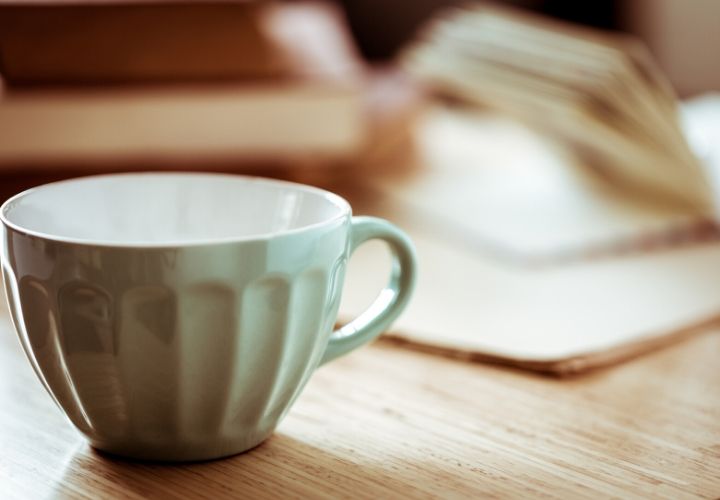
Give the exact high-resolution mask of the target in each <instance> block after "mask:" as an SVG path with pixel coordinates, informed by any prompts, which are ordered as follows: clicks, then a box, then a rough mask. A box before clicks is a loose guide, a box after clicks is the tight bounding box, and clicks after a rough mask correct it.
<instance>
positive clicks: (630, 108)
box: [403, 6, 713, 213]
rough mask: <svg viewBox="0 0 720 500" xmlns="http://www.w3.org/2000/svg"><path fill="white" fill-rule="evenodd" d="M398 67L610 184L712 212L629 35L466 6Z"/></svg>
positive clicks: (670, 110)
mask: <svg viewBox="0 0 720 500" xmlns="http://www.w3.org/2000/svg"><path fill="white" fill-rule="evenodd" d="M403 61H404V64H405V66H406V67H407V68H408V69H409V71H410V72H411V73H413V74H415V75H416V76H417V77H418V78H419V79H421V80H422V81H424V82H425V83H426V84H427V85H428V86H429V87H430V88H432V89H434V90H435V91H437V92H438V93H440V94H444V95H447V96H450V97H452V98H455V99H458V100H461V101H463V102H465V103H468V104H471V105H476V106H483V107H490V108H494V109H497V110H500V111H502V112H504V113H507V114H509V115H511V116H514V117H516V118H518V119H520V120H521V121H523V122H524V123H526V124H528V125H530V126H531V127H534V128H536V129H537V130H540V131H542V132H543V133H544V134H546V135H547V136H549V137H551V138H553V139H554V140H556V141H557V143H558V144H561V145H563V146H565V147H567V149H568V150H570V151H572V152H573V153H574V154H575V155H576V156H577V157H578V158H579V159H580V160H581V163H583V164H585V165H589V166H591V167H593V170H594V171H595V172H597V173H599V174H600V176H601V177H603V178H605V179H606V180H608V181H610V183H612V184H613V185H615V186H621V187H622V188H623V189H625V190H626V191H628V192H632V193H634V194H636V195H637V193H643V194H644V195H646V196H647V197H648V198H650V199H652V200H661V201H662V202H663V203H665V204H668V203H670V204H673V205H676V206H678V207H684V208H687V207H690V208H692V209H694V210H697V211H698V212H700V213H710V212H711V211H712V207H713V196H712V194H713V193H712V190H711V188H710V185H709V184H708V182H707V181H706V180H705V177H704V175H703V171H702V168H701V167H700V165H699V162H698V160H697V159H696V158H695V156H694V155H693V154H692V152H691V151H690V149H689V147H688V145H687V143H686V141H685V139H684V137H683V134H682V132H681V130H680V127H679V124H678V117H677V110H676V103H675V98H674V95H673V93H672V90H671V89H670V87H669V85H668V84H667V83H666V81H665V79H664V78H663V76H662V74H661V73H660V72H659V71H658V70H657V69H656V68H655V66H654V64H653V62H652V59H651V58H650V56H649V54H648V52H647V51H646V50H645V48H644V46H643V45H642V44H640V43H639V42H638V41H637V40H635V39H633V38H630V37H627V36H625V35H619V34H607V33H601V32H596V31H594V30H590V29H586V28H581V27H576V26H574V25H568V24H564V23H561V22H556V21H551V20H548V19H545V18H542V17H539V16H536V15H532V14H527V13H524V12H519V11H515V10H508V9H504V8H502V9H501V8H497V7H488V6H479V7H477V6H473V7H469V8H464V9H455V10H452V11H448V12H447V13H446V14H445V15H443V16H441V17H440V18H438V19H437V20H436V21H434V22H433V23H432V24H431V25H430V26H429V27H428V28H427V29H426V30H425V31H424V32H423V34H422V36H421V37H420V39H419V40H418V41H417V42H416V43H415V44H414V45H413V46H412V47H411V48H410V49H409V50H407V51H406V53H405V54H404V58H403Z"/></svg>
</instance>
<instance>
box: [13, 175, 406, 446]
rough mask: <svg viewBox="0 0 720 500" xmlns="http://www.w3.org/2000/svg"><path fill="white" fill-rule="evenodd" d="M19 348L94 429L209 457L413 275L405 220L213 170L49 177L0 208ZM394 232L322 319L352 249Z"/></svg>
mask: <svg viewBox="0 0 720 500" xmlns="http://www.w3.org/2000/svg"><path fill="white" fill-rule="evenodd" d="M0 219H1V220H2V227H3V238H2V268H3V274H4V278H5V286H6V289H7V295H8V298H9V304H10V311H11V315H12V318H13V321H14V324H15V328H16V330H17V333H18V336H19V338H20V341H21V343H22V346H23V348H24V349H25V352H26V354H27V356H28V358H29V360H30V363H31V364H32V366H33V368H34V369H35V372H36V373H37V376H38V378H39V379H40V381H41V382H42V384H43V385H44V386H45V388H46V389H47V391H48V392H49V393H50V395H51V396H52V398H53V399H54V400H55V401H56V402H57V404H58V405H59V406H60V407H61V408H62V409H63V410H64V412H65V414H66V415H67V416H68V417H69V419H70V420H71V421H72V423H73V424H74V425H75V427H77V428H78V429H79V430H80V431H81V432H82V433H83V434H84V435H85V436H86V437H87V438H88V440H89V441H90V443H91V444H92V446H94V447H96V448H99V449H101V450H105V451H108V452H110V453H114V454H118V455H123V456H128V457H133V458H141V459H152V460H203V459H210V458H217V457H222V456H226V455H232V454H235V453H239V452H242V451H245V450H248V449H250V448H252V447H254V446H256V445H257V444H259V443H260V442H262V441H263V440H264V439H266V438H267V437H268V436H269V435H270V434H271V433H272V432H273V431H274V429H275V428H276V426H277V425H278V423H279V422H280V420H281V419H282V418H283V417H284V416H285V414H286V413H287V412H288V410H289V409H290V407H291V405H292V404H293V402H294V401H295V399H296V398H297V397H298V395H299V394H300V392H301V391H302V389H303V387H304V386H305V384H306V382H307V381H308V379H309V377H310V375H311V374H312V373H313V371H314V370H315V368H316V367H317V366H318V365H320V364H322V363H325V362H327V361H330V360H332V359H334V358H336V357H338V356H340V355H342V354H345V353H347V352H348V351H350V350H352V349H355V348H356V347H358V346H360V345H362V344H364V343H366V342H368V341H370V340H372V339H373V338H375V337H376V336H377V335H378V334H380V333H381V332H382V331H383V330H384V329H386V328H387V327H388V326H389V325H390V323H391V322H392V321H393V320H394V319H395V318H396V317H397V316H398V314H400V312H401V311H402V309H403V308H404V307H405V305H406V304H407V302H408V299H409V297H410V294H411V291H412V288H413V284H414V281H415V273H416V261H415V254H414V251H413V246H412V244H411V242H410V240H409V239H408V237H407V236H406V235H405V234H404V233H403V232H401V231H400V230H398V229H397V228H396V227H395V226H393V225H391V224H390V223H388V222H386V221H384V220H381V219H376V218H370V217H352V214H351V209H350V205H349V204H348V203H347V202H346V201H345V200H344V199H342V198H340V197H339V196H337V195H334V194H332V193H329V192H327V191H323V190H320V189H317V188H313V187H309V186H303V185H300V184H293V183H288V182H281V181H274V180H266V179H258V178H252V177H242V176H233V175H219V174H178V173H147V174H121V175H106V176H96V177H86V178H82V179H76V180H70V181H64V182H58V183H53V184H48V185H45V186H41V187H39V188H35V189H31V190H29V191H26V192H24V193H21V194H19V195H17V196H15V197H13V198H11V199H10V200H8V201H7V202H6V203H5V204H4V205H3V206H2V208H0ZM375 238H377V239H380V240H384V241H385V242H387V243H388V245H389V247H390V250H391V253H392V255H393V268H392V272H391V276H390V281H389V283H388V285H387V287H386V288H385V289H383V290H382V291H381V292H380V294H379V296H378V298H377V299H376V301H375V302H374V303H373V304H372V305H371V306H370V308H369V309H368V310H367V311H366V312H365V313H364V314H362V315H361V316H360V317H358V318H357V319H355V320H354V321H352V322H350V323H349V324H347V325H346V326H344V327H343V328H341V329H339V330H337V331H333V325H334V323H335V321H336V318H337V312H338V307H339V303H340V295H341V291H342V284H343V280H344V274H345V268H346V264H347V261H348V259H349V257H350V255H351V254H352V252H353V251H354V250H355V248H357V246H358V245H360V244H362V243H363V242H365V241H367V240H369V239H375Z"/></svg>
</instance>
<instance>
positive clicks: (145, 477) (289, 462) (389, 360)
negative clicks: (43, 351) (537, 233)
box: [0, 313, 720, 499]
mask: <svg viewBox="0 0 720 500" xmlns="http://www.w3.org/2000/svg"><path fill="white" fill-rule="evenodd" d="M2 314H3V313H0V450H2V451H1V452H0V497H2V498H3V499H14V498H32V499H38V498H93V499H94V498H389V497H394V498H400V497H405V498H407V497H412V498H468V497H477V496H479V495H483V496H490V497H503V498H507V497H544V498H563V499H564V498H597V497H599V496H600V497H617V498H620V497H622V498H648V497H652V498H694V497H698V498H703V497H705V498H717V497H718V495H720V368H719V366H720V365H718V362H717V360H718V359H719V358H720V331H718V332H713V333H711V334H708V335H704V336H700V337H696V338H693V339H691V340H689V341H687V342H684V343H681V344H679V345H677V346H676V347H674V348H672V349H666V350H663V351H661V352H658V353H655V354H653V355H650V356H647V357H645V358H643V359H639V360H637V361H634V362H631V363H628V364H625V365H623V366H620V367H616V368H613V369H611V370H606V371H600V372H595V373H593V374H591V375H586V376H583V377H577V378H571V379H566V380H559V379H553V378H545V377H539V376H536V375H530V374H525V373H521V372H518V371H512V370H507V369H502V368H496V367H491V366H486V365H481V364H472V363H465V362H460V361H454V360H449V359H445V358H442V357H435V356H432V355H429V354H423V353H418V352H413V351H408V350H404V349H402V348H400V347H396V346H393V345H391V344H389V343H387V342H378V343H376V344H374V345H372V346H370V347H367V348H364V349H361V350H359V351H357V352H355V353H353V354H351V355H349V356H347V357H345V358H343V359H341V360H339V361H336V362H334V363H332V364H330V365H328V366H326V367H323V368H322V369H320V370H319V371H318V372H317V373H316V374H315V376H314V378H313V379H312V381H311V382H310V384H309V385H308V387H307V388H306V390H305V392H304V394H303V395H302V397H301V398H300V399H299V401H298V402H297V404H296V405H295V407H294V408H293V410H292V411H291V412H290V414H289V416H288V417H287V419H286V420H285V421H284V422H283V423H282V424H281V425H280V427H279V429H278V430H277V432H276V433H275V435H274V436H273V437H272V438H270V439H269V440H268V441H266V442H265V443H264V444H262V445H260V446H259V447H258V448H256V449H254V450H252V451H250V452H248V453H245V454H242V455H238V456H235V457H231V458H228V459H224V460H218V461H211V462H203V463H194V464H186V465H164V464H156V463H138V462H131V461H126V460H121V459H117V458H114V457H110V456H107V455H103V454H100V453H98V452H96V451H94V450H93V449H91V448H90V447H89V446H88V445H87V444H86V443H85V442H84V441H83V439H82V437H81V436H80V435H79V434H78V433H77V432H76V431H75V430H74V429H73V428H72V427H71V426H70V424H69V423H68V421H67V420H66V419H65V418H64V417H63V416H62V414H61V412H60V411H59V410H58V409H57V408H56V407H55V406H54V404H53V403H52V401H51V399H50V398H49V397H48V395H47V394H45V392H44V390H43V389H42V387H41V385H40V383H39V382H38V381H37V380H36V378H35V375H34V374H33V373H32V370H31V368H30V365H29V364H28V362H27V361H26V359H25V358H24V355H23V353H22V351H21V349H20V346H19V343H18V341H17V339H16V338H15V334H14V332H13V331H12V327H11V326H10V322H9V320H8V319H7V316H2ZM5 314H6V313H5Z"/></svg>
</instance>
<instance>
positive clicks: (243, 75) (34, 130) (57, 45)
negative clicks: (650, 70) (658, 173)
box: [0, 0, 720, 198]
mask: <svg viewBox="0 0 720 500" xmlns="http://www.w3.org/2000/svg"><path fill="white" fill-rule="evenodd" d="M455 4H459V2H453V1H450V0H417V1H413V2H405V1H399V0H391V1H378V0H364V1H360V0H357V1H355V0H343V1H340V2H338V3H332V2H322V1H319V2H303V1H299V2H229V3H227V2H226V3H219V4H218V3H213V2H202V3H198V2H192V1H189V2H160V3H156V2H153V1H151V0H146V1H142V2H128V3H127V4H123V2H122V1H119V2H113V3H112V4H104V3H102V2H95V1H92V0H87V1H80V2H73V3H72V4H68V3H67V2H59V1H57V2H53V1H50V2H43V3H42V4H39V3H36V2H23V1H22V0H3V1H2V2H0V75H2V77H3V78H4V87H5V90H4V91H3V94H2V96H3V98H2V101H0V175H1V176H2V183H1V186H2V188H0V196H1V197H3V198H5V197H7V196H8V195H10V194H12V193H14V192H16V191H18V190H21V189H24V188H26V187H29V186H32V185H35V184H37V183H40V182H45V181H48V180H54V179H59V178H63V177H69V176H76V175H83V174H87V173H99V172H109V171H124V170H137V169H158V168H161V169H210V170H221V171H237V172H248V173H257V174H261V175H270V176H279V177H290V178H297V179H299V180H305V181H307V182H314V183H325V182H326V181H329V180H330V181H332V180H333V179H334V178H335V177H337V176H338V175H339V176H344V175H361V176H362V175H367V174H366V173H363V169H366V170H367V169H370V166H369V165H370V164H378V163H382V161H383V159H385V161H386V162H387V163H386V165H385V167H381V168H390V163H393V162H396V160H392V159H390V158H395V157H396V156H395V157H392V156H391V157H388V156H381V154H382V155H397V154H401V155H407V153H408V152H407V149H403V148H407V147H409V146H408V145H409V142H408V140H407V139H408V135H407V134H408V133H409V129H410V128H411V127H412V126H413V120H415V114H414V113H415V112H416V111H417V105H418V103H419V102H421V101H422V100H423V97H421V94H422V93H421V92H420V90H419V88H418V85H416V83H417V82H415V81H413V79H412V78H408V77H407V75H405V74H404V73H403V72H402V71H400V70H399V65H398V64H397V63H398V60H399V59H400V58H401V54H402V52H403V50H404V49H406V48H407V47H408V46H411V45H412V44H413V41H414V40H417V39H418V36H419V33H421V32H422V30H423V28H424V27H427V26H428V25H429V24H430V23H431V20H432V19H433V18H434V17H436V16H438V15H439V13H441V12H443V11H444V10H446V9H448V8H449V7H451V6H453V5H455ZM462 4H463V5H468V3H467V2H462ZM506 4H508V5H512V6H514V7H517V8H519V9H525V10H528V11H532V12H536V13H539V14H542V15H545V16H549V17H553V18H557V19H562V20H566V21H569V22H572V23H578V24H581V25H588V26H592V27H595V28H599V29H602V30H610V31H617V32H623V33H629V34H632V35H634V36H637V37H639V38H640V39H642V40H643V41H644V42H645V43H646V44H647V45H648V46H649V48H650V51H651V53H652V54H653V55H654V57H655V59H656V60H657V63H658V65H659V66H660V68H661V69H662V71H663V72H664V74H665V75H667V77H668V78H669V80H670V82H671V83H672V85H673V87H674V89H675V92H677V94H678V95H679V96H681V97H689V96H693V95H696V94H700V93H703V92H707V91H711V90H717V89H718V88H720V63H719V62H718V59H717V57H716V54H715V51H714V50H709V49H710V48H712V47H718V46H720V29H718V22H719V20H720V4H718V3H717V2H715V1H714V0H691V1H688V2H676V1H672V0H607V1H590V2H571V1H561V0H544V1H543V0H536V1H530V0H527V1H512V2H506ZM299 82H301V83H299ZM308 110H310V111H308ZM303 114H305V115H304V116H303ZM311 115H314V116H312V117H311ZM258 117H260V118H258ZM278 124H282V125H278Z"/></svg>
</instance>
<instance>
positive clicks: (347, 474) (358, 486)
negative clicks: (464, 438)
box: [56, 434, 422, 498]
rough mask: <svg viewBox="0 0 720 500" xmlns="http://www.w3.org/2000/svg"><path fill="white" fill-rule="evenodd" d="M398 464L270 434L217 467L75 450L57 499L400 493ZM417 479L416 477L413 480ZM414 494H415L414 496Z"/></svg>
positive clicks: (402, 488)
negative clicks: (79, 495)
mask: <svg viewBox="0 0 720 500" xmlns="http://www.w3.org/2000/svg"><path fill="white" fill-rule="evenodd" d="M400 468H403V469H404V467H403V466H402V465H400V464H387V463H385V462H384V461H382V460H378V462H377V463H373V462H368V458H367V456H363V457H361V456H360V454H358V459H357V460H353V451H352V450H350V451H348V450H343V453H342V456H341V455H340V454H335V453H334V452H333V451H332V450H329V449H328V450H324V449H321V448H318V447H317V446H314V445H311V444H308V443H305V442H303V441H300V440H298V439H296V438H293V437H290V436H288V435H283V434H275V435H274V436H272V437H271V438H269V439H268V440H267V441H265V442H264V443H263V444H261V445H260V446H258V447H256V448H254V449H253V450H250V451H249V452H246V453H242V454H239V455H235V456H231V457H228V458H224V459H217V460H209V461H203V462H192V463H177V464H176V463H160V462H148V461H135V460H129V459H125V458H121V457H117V456H114V455H110V454H107V453H104V452H101V451H98V450H95V449H93V448H90V447H88V446H85V447H82V448H80V449H79V450H77V452H76V454H75V456H74V457H73V458H72V459H71V460H70V461H69V463H68V465H67V467H66V469H65V471H64V474H63V475H62V476H61V478H60V479H59V480H58V483H57V486H56V487H57V490H58V493H59V494H60V495H61V496H62V495H63V494H69V495H70V496H74V495H76V494H77V493H78V491H82V492H84V493H88V494H90V495H91V496H97V495H102V496H118V495H119V496H122V497H123V498H134V497H142V498H158V497H162V498H173V497H178V496H180V497H190V498H193V497H209V496H212V497H223V496H230V497H237V496H238V495H239V494H243V493H244V494H247V493H252V492H255V493H262V492H265V493H276V494H277V493H286V494H287V493H291V494H295V495H302V496H304V497H307V496H317V495H333V496H335V495H353V493H352V492H353V491H355V492H356V493H358V494H360V496H363V495H362V492H363V491H365V492H366V493H370V490H368V489H367V488H368V487H369V486H370V487H371V490H372V491H375V492H378V491H385V492H387V493H391V492H396V493H399V492H408V491H411V492H412V491H413V490H414V489H415V488H413V487H412V486H409V485H408V484H407V482H408V477H407V474H403V478H402V480H399V479H398V477H397V476H398V474H397V471H396V470H394V469H400ZM419 473H420V471H418V474H419ZM418 491H422V490H421V489H419V490H418Z"/></svg>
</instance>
